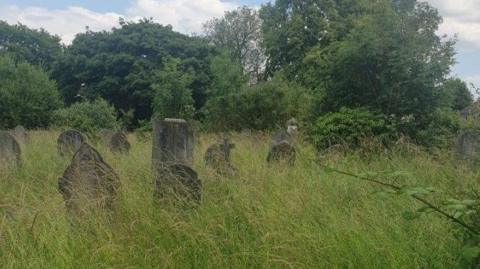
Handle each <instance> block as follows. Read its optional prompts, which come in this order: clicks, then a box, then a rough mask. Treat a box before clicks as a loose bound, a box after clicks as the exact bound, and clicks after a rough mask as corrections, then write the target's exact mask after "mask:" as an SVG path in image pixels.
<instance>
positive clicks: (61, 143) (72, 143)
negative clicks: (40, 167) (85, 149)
mask: <svg viewBox="0 0 480 269" xmlns="http://www.w3.org/2000/svg"><path fill="white" fill-rule="evenodd" d="M84 142H86V139H85V137H84V136H83V135H82V133H80V132H79V131H76V130H67V131H65V132H63V133H61V134H60V136H59V137H58V139H57V149H58V154H60V156H71V155H72V154H74V153H75V152H77V150H78V149H79V148H80V147H81V146H82V144H83V143H84Z"/></svg>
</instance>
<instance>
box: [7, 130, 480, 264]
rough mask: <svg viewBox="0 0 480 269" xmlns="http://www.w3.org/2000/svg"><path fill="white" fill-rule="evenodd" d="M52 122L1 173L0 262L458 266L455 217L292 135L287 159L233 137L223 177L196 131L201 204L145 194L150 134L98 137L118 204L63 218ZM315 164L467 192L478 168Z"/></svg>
mask: <svg viewBox="0 0 480 269" xmlns="http://www.w3.org/2000/svg"><path fill="white" fill-rule="evenodd" d="M57 135H58V134H57V133H54V132H35V133H33V134H32V135H31V140H30V142H29V143H28V144H27V145H25V146H24V148H23V151H24V152H23V164H22V166H21V168H20V169H18V170H17V171H2V172H0V268H455V267H458V266H459V257H458V256H459V252H460V248H461V245H460V243H459V241H458V240H457V238H456V237H455V233H454V231H455V230H454V229H453V228H452V227H453V224H451V223H449V222H448V221H446V220H445V219H443V218H441V217H439V216H437V215H427V216H424V217H422V218H419V219H416V220H407V219H404V218H403V217H402V214H403V212H405V211H408V210H410V211H412V210H415V209H417V208H418V207H419V206H420V205H418V204H416V203H415V202H414V201H413V200H411V199H410V198H409V197H407V196H387V197H384V196H382V195H380V194H377V193H376V192H377V191H379V190H381V189H380V188H379V187H377V186H372V185H371V184H369V183H367V182H359V181H356V180H354V179H352V178H348V177H346V176H342V175H337V174H333V173H326V172H325V170H324V169H322V167H321V166H320V165H318V163H317V161H314V160H315V159H317V157H316V154H315V153H314V151H313V150H312V149H311V148H310V147H308V146H306V145H298V158H297V163H296V165H295V167H293V168H288V167H285V166H282V165H272V166H268V165H267V164H266V161H265V159H266V156H267V151H268V137H267V136H266V135H254V136H253V137H244V136H241V135H234V136H233V142H234V143H235V144H236V148H235V149H234V150H233V152H232V154H233V155H232V162H233V165H234V166H235V167H236V168H237V169H238V174H237V175H236V176H234V177H231V178H222V177H220V176H218V175H216V174H215V173H214V172H213V171H212V170H210V169H208V168H206V167H205V166H204V164H203V153H204V152H205V150H206V148H207V147H208V146H209V145H210V144H211V143H213V142H215V141H216V137H215V136H213V135H202V136H200V137H199V138H198V139H197V145H196V151H195V164H194V168H195V170H196V171H197V172H198V173H199V177H200V178H201V179H202V181H203V185H204V193H203V201H202V204H201V206H199V207H197V208H193V209H179V208H175V207H174V206H171V205H170V206H168V205H160V204H158V203H154V202H153V198H152V197H153V184H152V175H151V171H150V160H151V143H150V141H148V142H145V141H140V140H138V139H137V138H136V136H134V135H131V136H130V137H129V138H130V140H131V142H132V149H131V152H130V154H129V155H127V156H124V155H116V154H113V153H110V152H109V151H108V150H107V148H106V147H104V146H103V145H101V144H99V145H95V146H96V148H97V149H98V150H99V151H100V153H101V154H102V155H103V157H104V158H105V160H106V161H107V162H108V163H109V164H110V165H111V166H112V167H113V168H114V170H115V171H116V172H117V173H118V174H119V176H120V178H121V182H122V188H121V190H120V192H119V195H118V203H117V209H116V211H115V212H114V213H112V214H110V215H108V216H107V215H101V214H100V215H92V216H91V217H90V218H87V219H84V220H82V221H71V219H69V215H68V214H67V212H66V209H65V206H64V202H63V198H62V196H61V195H60V193H59V192H58V190H57V179H58V177H60V176H61V175H62V173H63V171H64V169H65V168H66V166H67V165H68V162H69V160H68V159H62V158H60V157H59V156H58V155H57V153H56V136H57ZM318 162H322V163H323V164H328V165H331V166H334V167H337V168H339V169H342V170H347V171H352V172H355V173H361V172H366V171H375V172H380V173H385V174H391V173H392V172H395V171H402V173H397V174H398V177H397V178H396V179H395V180H396V182H397V183H399V184H409V185H421V186H432V187H435V188H437V189H439V190H442V191H443V192H442V193H438V194H435V195H433V196H432V197H430V198H431V199H432V200H433V201H436V202H438V201H440V199H441V198H445V197H458V196H460V197H461V196H462V195H467V194H466V192H468V191H469V190H471V189H478V179H479V175H478V174H476V173H474V172H472V171H471V169H468V167H466V166H464V165H462V164H459V163H457V162H456V161H455V160H454V159H453V158H451V157H450V154H448V153H447V152H443V153H438V154H427V153H423V152H421V151H420V152H415V151H409V150H407V149H405V150H402V148H401V147H398V149H396V150H394V151H393V152H389V153H382V154H375V155H370V156H368V158H367V157H366V156H365V155H364V154H361V153H349V154H337V153H330V154H329V155H326V156H321V157H320V158H319V161H318Z"/></svg>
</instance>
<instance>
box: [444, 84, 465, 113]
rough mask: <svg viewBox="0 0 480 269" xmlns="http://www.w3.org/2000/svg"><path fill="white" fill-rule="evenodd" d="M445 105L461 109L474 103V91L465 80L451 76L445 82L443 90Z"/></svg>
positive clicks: (457, 109)
mask: <svg viewBox="0 0 480 269" xmlns="http://www.w3.org/2000/svg"><path fill="white" fill-rule="evenodd" d="M441 95H442V97H443V98H444V102H445V106H447V107H449V108H451V109H453V110H456V111H460V110H463V109H464V108H466V107H468V106H470V105H471V104H472V103H473V97H472V93H471V92H470V90H469V89H468V86H467V84H466V83H465V81H462V80H461V79H459V78H450V79H447V80H446V81H445V83H444V84H443V91H442V92H441Z"/></svg>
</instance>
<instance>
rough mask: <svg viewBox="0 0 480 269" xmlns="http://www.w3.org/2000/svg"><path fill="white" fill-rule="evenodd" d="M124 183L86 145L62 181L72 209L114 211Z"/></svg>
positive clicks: (64, 192)
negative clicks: (119, 189)
mask: <svg viewBox="0 0 480 269" xmlns="http://www.w3.org/2000/svg"><path fill="white" fill-rule="evenodd" d="M119 185H120V180H119V177H118V175H117V174H116V173H115V171H114V170H113V169H112V167H110V165H108V164H107V163H106V162H105V161H104V160H103V158H102V156H101V155H100V153H98V151H97V150H96V149H94V148H93V147H92V146H90V145H88V144H87V143H84V144H82V146H81V147H80V148H79V150H78V151H77V152H76V153H75V155H74V156H73V158H72V162H71V164H70V165H69V166H68V167H67V169H66V170H65V172H64V173H63V176H62V177H61V178H59V180H58V188H59V190H60V192H61V193H62V195H63V197H64V199H65V202H66V204H67V207H68V209H70V210H73V211H75V212H84V211H86V210H88V209H90V208H92V207H95V208H112V207H113V203H114V199H115V195H116V192H117V189H118V187H119Z"/></svg>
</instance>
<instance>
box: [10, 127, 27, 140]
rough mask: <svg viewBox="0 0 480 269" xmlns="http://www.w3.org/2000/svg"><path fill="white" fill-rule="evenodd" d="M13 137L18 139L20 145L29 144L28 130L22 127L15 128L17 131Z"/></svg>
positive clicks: (14, 131) (13, 131)
mask: <svg viewBox="0 0 480 269" xmlns="http://www.w3.org/2000/svg"><path fill="white" fill-rule="evenodd" d="M12 135H13V136H14V137H15V138H16V139H17V142H18V143H20V144H25V142H27V138H28V137H27V130H25V128H24V127H23V126H21V125H18V126H17V127H15V129H13V130H12Z"/></svg>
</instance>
